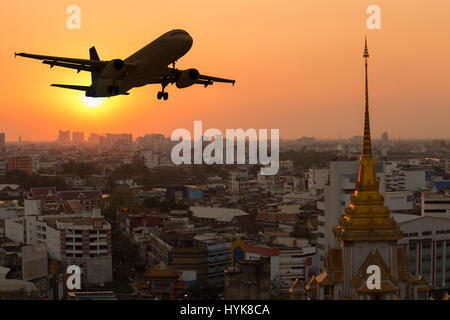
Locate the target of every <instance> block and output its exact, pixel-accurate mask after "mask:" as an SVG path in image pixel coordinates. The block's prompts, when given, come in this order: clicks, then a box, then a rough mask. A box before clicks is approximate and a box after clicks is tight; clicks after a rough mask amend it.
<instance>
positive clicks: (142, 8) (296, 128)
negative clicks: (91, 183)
mask: <svg viewBox="0 0 450 320" xmlns="http://www.w3.org/2000/svg"><path fill="white" fill-rule="evenodd" d="M44 2H45V3H46V5H41V4H34V3H26V4H25V3H2V4H1V8H2V10H1V12H2V13H1V15H2V19H1V20H2V22H1V26H2V28H3V29H4V30H7V31H8V32H6V36H5V40H4V42H3V43H2V52H1V56H0V57H1V60H0V61H2V62H1V64H2V69H3V70H5V73H7V74H8V75H9V76H8V77H7V78H3V79H2V86H3V88H4V92H5V94H4V98H3V105H4V106H5V107H4V108H3V116H2V117H1V118H2V120H0V128H1V130H0V131H2V132H6V133H7V140H8V141H17V139H18V137H19V136H22V138H23V139H24V140H28V141H30V140H35V141H49V140H53V139H54V136H55V134H54V132H56V131H57V130H58V129H59V128H76V129H75V130H78V131H82V132H114V133H119V132H130V131H129V130H127V128H130V127H133V128H134V129H133V130H132V131H131V132H130V133H132V134H133V135H134V136H142V135H144V134H145V133H146V132H148V131H151V132H160V133H163V134H164V135H166V136H170V134H171V132H172V131H174V130H175V129H177V128H186V127H188V128H189V127H191V126H192V122H193V121H194V120H202V121H203V122H204V123H205V126H208V127H214V128H218V129H220V130H223V129H225V128H244V129H247V128H269V129H270V128H278V129H280V137H281V138H282V139H294V138H297V137H301V136H314V137H317V138H319V139H333V138H334V139H338V138H339V136H341V137H342V138H345V137H352V136H354V135H360V134H361V133H362V128H360V127H359V125H355V124H357V121H356V120H357V119H359V118H360V117H361V115H362V113H361V110H360V106H361V105H362V103H363V87H362V84H361V80H362V79H363V73H362V70H361V65H362V60H361V59H360V55H361V49H362V44H363V40H364V35H365V34H366V35H367V37H368V40H369V43H370V45H371V48H372V52H373V53H374V57H375V58H374V59H373V61H372V70H373V71H372V72H371V73H369V82H370V85H371V87H372V90H371V101H372V102H373V103H372V105H373V112H372V121H373V123H374V124H375V128H376V130H375V131H374V136H380V135H381V133H382V132H385V131H387V132H389V133H390V136H391V137H392V138H399V137H400V138H402V139H414V138H415V139H437V138H440V139H448V138H450V132H449V130H448V129H447V126H446V122H447V119H448V118H449V117H450V109H449V108H448V105H449V101H450V93H449V91H448V88H447V87H448V84H447V82H446V81H447V80H446V78H445V75H446V74H448V72H449V71H450V62H449V61H448V59H439V60H438V61H439V62H437V60H436V58H435V57H436V54H438V55H442V56H446V55H448V53H449V52H450V45H449V44H448V43H446V42H445V41H435V40H434V39H445V37H446V33H445V30H448V29H449V26H450V22H449V21H448V20H447V19H445V12H448V11H449V9H450V4H448V3H434V5H433V6H429V5H428V3H427V2H426V1H419V0H417V1H413V2H411V1H398V2H395V3H392V2H388V1H379V2H378V3H377V5H378V6H379V7H380V8H381V16H382V18H381V19H382V28H381V30H368V29H367V27H366V20H367V17H368V15H367V14H366V9H367V7H368V6H369V5H371V4H372V3H370V2H369V1H361V2H360V3H358V4H355V5H352V6H345V5H343V4H337V3H333V2H331V1H324V2H321V3H319V4H317V3H313V2H302V3H295V4H294V3H284V4H283V5H279V6H277V7H273V6H270V5H269V4H267V3H259V2H258V4H257V3H256V2H255V1H248V2H245V3H238V2H236V1H231V2H229V3H222V4H204V3H199V2H194V3H189V4H186V3H182V2H180V3H177V6H175V7H174V9H173V10H170V12H169V11H166V10H163V9H162V8H159V7H158V6H159V5H158V4H145V3H142V2H133V4H134V6H135V7H136V9H135V10H133V14H131V13H130V12H128V11H126V10H125V11H124V10H120V9H118V8H114V7H109V8H106V9H105V8H104V6H102V5H101V4H97V3H89V2H87V1H81V0H80V1H78V2H77V5H78V6H79V7H80V8H81V16H82V18H81V19H82V20H81V21H82V24H81V30H69V29H67V28H66V25H65V22H66V19H67V17H68V15H67V14H66V13H65V10H66V5H65V4H61V3H59V2H55V1H44ZM105 10H106V11H105ZM205 11H206V12H211V14H208V15H205V14H204V12H205ZM100 12H102V13H103V14H108V15H109V16H110V17H111V18H112V19H107V20H108V21H114V20H117V19H119V18H121V20H122V21H123V22H124V23H123V27H121V28H120V30H115V29H114V30H115V32H110V33H106V34H105V33H104V30H105V29H107V30H111V29H113V28H114V25H113V24H112V23H113V22H108V21H107V20H105V21H102V25H100V26H99V25H98V23H97V18H98V15H99V14H100ZM141 12H142V13H141ZM215 12H216V13H218V12H220V13H221V14H220V15H219V17H218V18H215V16H216V15H215V14H213V13H215ZM231 15H233V25H232V26H230V23H229V17H230V16H231ZM249 15H252V16H257V17H258V18H256V19H255V20H252V23H251V24H249V23H248V20H247V18H248V16H249ZM174 17H175V18H174ZM318 17H320V19H319V18H318ZM146 21H151V23H150V24H149V23H145V22H146ZM417 21H421V23H417ZM205 25H208V28H205V27H204V26H205ZM210 25H213V27H210ZM177 27H182V28H184V29H186V30H187V31H188V32H189V33H190V34H191V35H192V36H193V38H194V45H193V48H192V50H191V52H190V54H189V55H187V56H186V57H184V58H183V59H181V60H180V61H179V66H180V68H184V67H191V66H198V68H199V71H201V72H204V73H206V74H207V73H209V72H210V71H214V72H215V73H217V75H219V76H220V75H233V77H234V78H236V86H235V87H234V88H229V87H227V86H212V87H211V88H208V90H204V89H203V88H202V87H199V88H188V89H186V90H184V91H183V92H181V91H180V90H177V89H176V88H175V87H174V86H170V87H168V91H169V92H170V93H171V99H170V101H168V102H166V103H164V104H162V103H159V102H158V101H156V100H155V99H154V96H155V94H156V92H157V91H158V90H159V89H160V88H159V87H158V86H151V87H145V88H139V89H134V90H132V92H131V95H130V96H129V97H126V98H125V97H117V98H111V99H106V100H105V101H103V103H102V104H101V105H99V106H98V107H89V106H87V105H85V104H84V103H83V101H82V96H81V95H80V93H78V92H68V91H66V90H59V89H57V88H51V87H50V86H49V85H50V84H51V83H55V82H58V83H75V84H86V83H88V82H89V74H87V73H80V74H78V75H77V74H76V73H75V72H72V71H70V70H69V71H68V70H62V69H58V68H54V69H52V70H51V71H50V70H49V69H48V68H46V67H45V66H43V65H40V64H39V63H37V64H36V63H34V62H32V61H21V62H20V63H19V62H18V60H14V57H13V52H14V51H32V52H36V53H48V54H54V55H61V56H77V57H80V58H85V57H87V55H88V49H89V47H90V46H91V45H96V46H97V49H98V51H99V55H100V57H101V58H102V59H113V58H124V57H126V56H127V54H128V53H129V52H130V49H131V51H133V50H134V49H139V48H140V47H141V46H143V45H144V44H145V43H147V42H148V41H151V40H153V39H154V38H156V37H157V36H159V35H160V34H162V33H164V32H166V31H167V30H170V29H174V28H177ZM136 29H141V30H143V31H141V32H135V30H136ZM311 30H314V32H310V31H311ZM25 39H26V40H25ZM60 39H64V40H65V41H59V40H60ZM434 61H436V62H434ZM274 74H276V75H278V76H277V78H279V79H281V80H278V79H275V78H274V76H273V75H274ZM236 115H239V116H236ZM399 119H401V120H399ZM149 128H151V129H149ZM417 128H421V129H420V130H418V129H417Z"/></svg>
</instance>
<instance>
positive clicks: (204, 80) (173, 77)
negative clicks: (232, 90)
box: [152, 68, 236, 88]
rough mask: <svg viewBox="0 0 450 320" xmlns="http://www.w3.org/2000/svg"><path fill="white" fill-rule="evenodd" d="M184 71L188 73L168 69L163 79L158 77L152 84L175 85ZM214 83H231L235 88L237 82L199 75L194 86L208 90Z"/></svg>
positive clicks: (162, 76)
mask: <svg viewBox="0 0 450 320" xmlns="http://www.w3.org/2000/svg"><path fill="white" fill-rule="evenodd" d="M183 71H186V70H178V69H173V68H167V70H166V72H165V73H164V74H163V75H161V77H158V78H157V79H156V81H153V82H152V83H163V82H165V83H172V84H173V83H175V82H177V80H178V77H179V76H180V75H181V73H183ZM214 82H225V83H231V84H233V86H234V83H235V82H236V80H231V79H225V78H218V77H212V76H207V75H204V74H199V76H198V78H197V80H195V81H194V84H201V85H203V86H205V88H206V87H207V86H210V85H212V84H214Z"/></svg>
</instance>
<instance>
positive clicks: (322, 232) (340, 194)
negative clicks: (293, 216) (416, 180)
mask: <svg viewBox="0 0 450 320" xmlns="http://www.w3.org/2000/svg"><path fill="white" fill-rule="evenodd" d="M375 167H376V176H377V178H378V180H379V181H380V190H381V192H382V193H384V191H385V179H384V163H383V162H381V161H377V162H376V163H375ZM357 179H358V161H356V160H355V161H332V162H331V163H330V170H329V182H328V184H326V185H325V192H324V194H325V197H324V201H320V202H318V203H317V208H318V209H320V210H321V212H320V214H319V216H318V224H319V225H318V239H317V252H318V254H319V256H320V257H321V259H322V261H323V259H324V258H325V255H326V252H328V249H329V247H330V246H335V245H337V244H338V242H337V240H336V239H335V238H334V237H333V234H332V231H333V228H334V227H336V225H337V224H338V222H339V218H340V217H342V216H343V215H344V214H345V212H344V209H345V207H347V206H349V205H350V197H351V195H352V194H353V192H354V191H355V182H356V180H357Z"/></svg>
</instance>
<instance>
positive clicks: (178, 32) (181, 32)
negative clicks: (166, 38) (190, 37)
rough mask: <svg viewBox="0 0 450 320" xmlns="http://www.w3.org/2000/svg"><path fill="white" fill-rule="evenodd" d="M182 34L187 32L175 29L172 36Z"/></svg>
mask: <svg viewBox="0 0 450 320" xmlns="http://www.w3.org/2000/svg"><path fill="white" fill-rule="evenodd" d="M182 34H185V32H183V31H174V32H172V34H171V35H172V36H176V35H182Z"/></svg>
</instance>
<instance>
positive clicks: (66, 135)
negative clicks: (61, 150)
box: [58, 130, 70, 143]
mask: <svg viewBox="0 0 450 320" xmlns="http://www.w3.org/2000/svg"><path fill="white" fill-rule="evenodd" d="M58 142H59V143H69V142H70V130H66V131H62V130H59V135H58Z"/></svg>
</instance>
